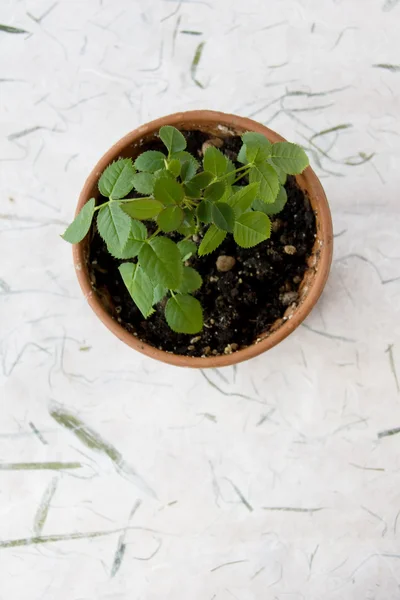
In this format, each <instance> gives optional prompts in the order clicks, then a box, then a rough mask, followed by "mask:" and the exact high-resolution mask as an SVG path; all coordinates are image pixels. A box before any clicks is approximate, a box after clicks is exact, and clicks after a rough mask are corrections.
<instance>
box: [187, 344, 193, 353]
mask: <svg viewBox="0 0 400 600" xmlns="http://www.w3.org/2000/svg"><path fill="white" fill-rule="evenodd" d="M187 348H188V350H189V352H191V351H192V350H194V346H193V344H190V346H188V347H187Z"/></svg>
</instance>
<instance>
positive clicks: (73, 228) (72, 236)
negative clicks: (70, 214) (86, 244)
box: [61, 198, 96, 244]
mask: <svg viewBox="0 0 400 600" xmlns="http://www.w3.org/2000/svg"><path fill="white" fill-rule="evenodd" d="M95 203H96V202H95V199H94V198H90V200H88V201H87V202H86V204H85V205H84V206H83V207H82V208H81V210H80V211H79V214H77V215H76V217H75V219H74V220H73V221H72V223H71V225H69V226H68V227H67V229H66V230H65V231H64V233H63V235H62V236H61V237H62V238H63V239H64V240H65V241H66V242H69V243H70V244H77V243H78V242H80V241H81V240H83V238H84V237H85V235H86V234H87V232H88V231H89V229H90V225H91V223H92V219H93V215H94V207H95Z"/></svg>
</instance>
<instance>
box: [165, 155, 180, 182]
mask: <svg viewBox="0 0 400 600" xmlns="http://www.w3.org/2000/svg"><path fill="white" fill-rule="evenodd" d="M167 170H168V171H169V172H170V173H172V175H173V176H174V177H178V176H179V174H180V172H181V163H180V161H179V160H178V159H177V158H171V160H170V161H169V163H168V167H167Z"/></svg>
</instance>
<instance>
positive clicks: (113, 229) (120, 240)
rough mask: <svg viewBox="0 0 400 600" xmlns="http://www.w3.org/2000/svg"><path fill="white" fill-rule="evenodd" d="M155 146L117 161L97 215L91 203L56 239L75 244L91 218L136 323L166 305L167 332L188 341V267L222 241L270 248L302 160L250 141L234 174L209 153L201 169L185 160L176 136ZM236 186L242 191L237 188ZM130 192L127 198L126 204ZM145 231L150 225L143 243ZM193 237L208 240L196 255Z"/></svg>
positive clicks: (254, 136) (197, 319)
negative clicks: (288, 184) (116, 262)
mask: <svg viewBox="0 0 400 600" xmlns="http://www.w3.org/2000/svg"><path fill="white" fill-rule="evenodd" d="M159 136H160V138H161V140H162V142H163V143H164V145H165V147H166V150H167V151H166V152H165V153H163V152H159V151H157V150H148V151H146V152H143V153H142V154H140V155H139V156H138V157H137V158H136V160H135V161H134V162H133V161H132V160H131V159H129V158H123V159H120V160H117V161H115V162H113V163H112V164H110V165H109V166H108V167H107V168H106V169H105V171H104V172H103V173H102V175H101V177H100V179H99V183H98V187H99V191H100V193H101V194H102V196H104V197H105V198H107V200H106V201H105V202H103V203H102V204H99V205H98V206H96V205H95V199H94V198H91V199H90V200H89V201H88V202H87V203H86V204H85V206H84V207H83V208H82V210H81V211H80V213H79V214H78V215H77V216H76V218H75V220H74V221H73V223H71V225H70V226H69V227H68V228H67V230H66V231H65V233H64V235H63V238H64V239H65V240H66V241H68V242H70V243H72V244H77V243H78V242H80V241H81V240H82V239H83V238H84V237H85V236H86V234H87V233H88V231H89V229H90V226H91V223H92V219H93V217H94V215H95V213H96V212H97V220H96V224H97V230H98V232H99V234H100V235H101V237H102V238H103V240H104V242H105V244H106V246H107V249H108V251H109V253H110V254H111V255H112V256H114V257H115V258H117V259H122V260H124V261H126V262H122V263H121V265H120V266H119V271H120V274H121V277H122V279H123V281H124V283H125V285H126V287H127V289H128V291H129V293H130V295H131V296H132V299H133V301H134V302H135V304H136V306H137V307H138V309H139V310H140V312H141V313H142V315H143V316H144V317H145V318H147V317H149V316H150V315H151V314H152V313H153V312H154V309H153V307H154V306H155V305H156V304H157V303H158V302H160V300H162V299H163V298H164V297H166V296H167V297H168V299H167V301H166V303H165V318H166V321H167V323H168V325H169V326H170V328H171V329H172V330H173V331H176V332H179V333H191V334H193V333H197V332H199V331H201V329H202V327H203V313H202V308H201V305H200V302H199V301H198V300H197V299H196V298H195V297H194V296H193V295H192V294H193V292H196V290H198V289H199V288H200V287H201V285H202V279H201V277H200V275H199V273H198V272H197V271H196V270H195V269H193V268H192V267H189V266H186V265H185V263H186V261H187V260H188V259H189V258H190V257H191V256H193V255H195V254H196V253H198V256H204V255H206V254H209V253H210V252H213V251H214V250H216V248H218V246H219V245H220V244H221V243H222V242H223V240H224V239H225V237H226V236H227V234H233V237H234V240H235V242H236V243H237V244H238V245H239V246H241V247H242V248H251V247H253V246H256V245H257V244H259V243H260V242H263V241H265V240H267V239H268V238H269V237H270V234H271V222H270V219H269V215H275V214H277V213H279V212H280V211H281V210H282V209H283V207H284V206H285V203H286V200H287V196H286V191H285V188H284V184H285V181H286V176H287V175H288V174H290V175H295V174H298V173H301V172H302V171H303V170H304V169H305V168H306V167H307V165H308V158H307V156H306V154H305V152H304V151H303V150H302V149H301V148H300V147H299V146H296V145H295V144H291V143H289V142H277V143H275V144H271V143H270V142H269V141H268V140H267V138H265V137H264V136H263V135H261V134H259V133H252V132H247V133H245V134H243V136H242V141H243V145H242V147H241V150H240V152H239V154H238V157H237V161H238V163H239V164H240V165H241V166H239V167H236V166H235V165H234V164H233V163H232V161H231V160H229V159H228V158H227V157H226V156H225V155H224V154H223V153H222V152H221V151H220V150H218V149H217V148H215V147H214V146H209V147H208V148H207V149H206V150H205V152H204V156H203V164H202V165H200V164H199V162H198V161H197V159H196V158H195V157H194V156H192V155H191V154H190V153H189V152H187V151H186V139H185V137H184V136H183V135H182V133H181V132H180V131H178V130H177V129H175V128H174V127H171V126H169V125H167V126H165V127H161V129H160V132H159ZM240 180H244V181H241V185H238V183H239V181H240ZM244 182H245V185H243V183H244ZM132 190H134V191H135V193H134V195H133V196H132V197H128V196H129V194H130V193H131V192H132ZM145 221H153V222H155V226H154V225H153V226H152V227H151V229H150V231H152V233H150V234H149V231H148V229H147V227H146V225H145V224H144V222H145ZM199 231H201V232H202V233H203V232H205V233H204V237H203V239H202V241H201V243H200V245H199V247H197V245H196V244H195V243H194V242H193V241H192V236H193V235H195V234H197V233H198V232H199ZM172 232H177V233H178V234H180V235H181V236H182V239H181V241H179V242H178V243H175V242H174V241H172V239H170V237H169V236H168V234H170V233H172ZM175 237H176V236H175Z"/></svg>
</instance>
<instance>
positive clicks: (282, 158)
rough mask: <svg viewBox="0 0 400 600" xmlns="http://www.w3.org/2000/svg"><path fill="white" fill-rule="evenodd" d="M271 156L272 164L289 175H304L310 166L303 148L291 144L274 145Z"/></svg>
mask: <svg viewBox="0 0 400 600" xmlns="http://www.w3.org/2000/svg"><path fill="white" fill-rule="evenodd" d="M270 156H271V161H272V163H273V164H274V165H276V166H277V167H278V168H279V169H281V170H282V171H284V172H285V173H288V174H289V175H297V174H298V173H302V172H303V171H304V169H305V168H306V167H308V165H309V162H308V157H307V154H306V153H305V152H304V150H303V148H300V146H297V145H296V144H292V143H290V142H277V143H276V144H273V145H272V150H271V155H270Z"/></svg>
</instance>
